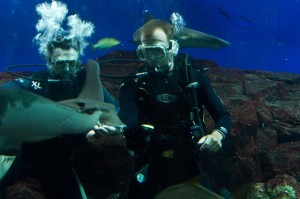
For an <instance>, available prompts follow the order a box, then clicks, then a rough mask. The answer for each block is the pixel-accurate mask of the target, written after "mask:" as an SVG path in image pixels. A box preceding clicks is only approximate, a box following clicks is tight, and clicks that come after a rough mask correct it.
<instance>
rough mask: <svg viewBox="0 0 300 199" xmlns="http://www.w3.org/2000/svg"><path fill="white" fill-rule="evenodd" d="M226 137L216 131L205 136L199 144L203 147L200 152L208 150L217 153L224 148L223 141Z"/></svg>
mask: <svg viewBox="0 0 300 199" xmlns="http://www.w3.org/2000/svg"><path fill="white" fill-rule="evenodd" d="M223 138H224V136H223V135H222V134H221V133H220V132H219V131H218V130H214V131H213V132H212V133H211V134H210V135H206V136H203V137H202V138H201V139H200V140H199V141H198V144H199V145H201V147H200V151H203V150H204V149H208V150H210V151H213V152H216V151H218V150H220V149H221V148H222V139H223Z"/></svg>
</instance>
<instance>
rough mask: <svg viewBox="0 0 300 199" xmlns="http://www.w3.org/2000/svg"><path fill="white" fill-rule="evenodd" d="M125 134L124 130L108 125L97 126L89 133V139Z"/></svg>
mask: <svg viewBox="0 0 300 199" xmlns="http://www.w3.org/2000/svg"><path fill="white" fill-rule="evenodd" d="M122 133H123V128H117V127H113V126H107V125H95V126H94V129H93V130H91V131H89V132H88V134H87V137H91V136H96V137H101V136H103V135H119V134H122Z"/></svg>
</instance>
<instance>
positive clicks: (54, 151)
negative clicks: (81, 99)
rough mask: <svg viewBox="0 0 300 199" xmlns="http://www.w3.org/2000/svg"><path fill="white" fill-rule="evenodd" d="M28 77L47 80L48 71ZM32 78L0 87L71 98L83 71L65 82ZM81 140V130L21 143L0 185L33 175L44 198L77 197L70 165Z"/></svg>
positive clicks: (107, 96) (58, 98)
mask: <svg viewBox="0 0 300 199" xmlns="http://www.w3.org/2000/svg"><path fill="white" fill-rule="evenodd" d="M32 78H33V79H36V80H41V79H42V80H47V79H48V72H47V71H42V72H37V73H35V74H34V75H33V76H32ZM36 80H32V81H31V80H27V79H17V80H14V81H11V82H8V83H6V84H4V85H2V87H9V88H18V89H26V90H29V91H31V92H34V93H37V94H39V95H41V96H44V97H46V98H49V99H51V100H54V101H61V100H66V99H73V98H76V97H77V96H78V94H79V92H80V91H81V88H82V86H83V84H84V80H85V70H84V68H82V69H81V70H80V71H79V72H78V74H77V77H76V78H74V79H72V80H70V81H67V82H45V81H36ZM103 88H104V87H103ZM99 92H100V91H99ZM103 92H104V100H105V101H106V102H108V103H112V104H114V105H115V106H116V107H118V102H117V101H116V100H115V99H114V98H113V97H112V96H111V95H110V94H109V93H108V91H107V90H106V89H105V88H104V91H103ZM41 111H43V110H41ZM49 114H51V113H49ZM41 119H42V118H41ZM53 125H56V124H53ZM20 128H22V127H20ZM41 130H42V129H41ZM86 133H87V132H86ZM85 142H86V134H85V132H83V133H82V134H79V135H73V134H68V135H61V136H59V137H56V138H53V139H49V140H46V141H41V142H38V143H23V144H22V154H21V155H20V156H17V157H16V159H15V161H14V163H13V164H12V166H11V168H10V169H9V171H8V172H7V173H6V175H5V176H4V177H3V179H2V180H1V181H0V188H1V187H2V188H3V187H6V186H8V185H10V184H12V183H14V182H16V181H17V180H20V179H22V178H25V177H36V178H37V179H39V180H40V182H41V183H42V188H43V191H44V193H45V195H46V197H47V198H64V199H67V198H70V199H81V198H82V194H81V192H80V188H79V184H78V181H77V179H76V174H75V172H74V171H73V168H72V158H73V156H74V152H75V151H76V149H78V148H79V147H82V146H84V144H85Z"/></svg>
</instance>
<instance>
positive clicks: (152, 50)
mask: <svg viewBox="0 0 300 199" xmlns="http://www.w3.org/2000/svg"><path fill="white" fill-rule="evenodd" d="M166 49H167V48H166V47H165V46H144V45H139V47H138V49H137V56H138V58H139V59H140V60H142V61H146V60H147V61H151V60H161V59H164V58H166V56H167V52H166Z"/></svg>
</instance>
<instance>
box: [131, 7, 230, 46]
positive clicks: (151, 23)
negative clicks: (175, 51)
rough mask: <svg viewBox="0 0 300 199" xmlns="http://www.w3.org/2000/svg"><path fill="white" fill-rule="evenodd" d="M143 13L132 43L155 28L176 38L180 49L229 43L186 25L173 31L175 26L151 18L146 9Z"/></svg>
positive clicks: (138, 42) (137, 41) (137, 42)
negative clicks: (140, 25) (140, 24)
mask: <svg viewBox="0 0 300 199" xmlns="http://www.w3.org/2000/svg"><path fill="white" fill-rule="evenodd" d="M145 15H146V16H145V23H144V24H143V26H142V27H140V28H139V29H137V30H136V31H135V32H134V35H133V43H136V44H140V43H141V41H140V40H141V35H142V34H144V35H151V32H153V31H154V30H155V29H162V30H163V31H164V32H166V33H167V34H170V35H172V38H170V39H173V40H176V41H177V42H178V44H179V47H180V48H181V49H184V48H211V49H219V48H221V47H226V46H229V45H230V43H229V42H228V41H226V40H224V39H221V38H219V37H216V36H213V35H210V34H207V33H204V32H201V31H199V30H195V29H191V28H187V27H181V28H180V29H179V31H178V32H177V33H175V27H174V25H172V24H171V23H169V22H167V21H165V20H162V19H156V18H153V16H152V15H151V13H150V12H149V11H147V12H146V13H145ZM149 33H150V34H149Z"/></svg>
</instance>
